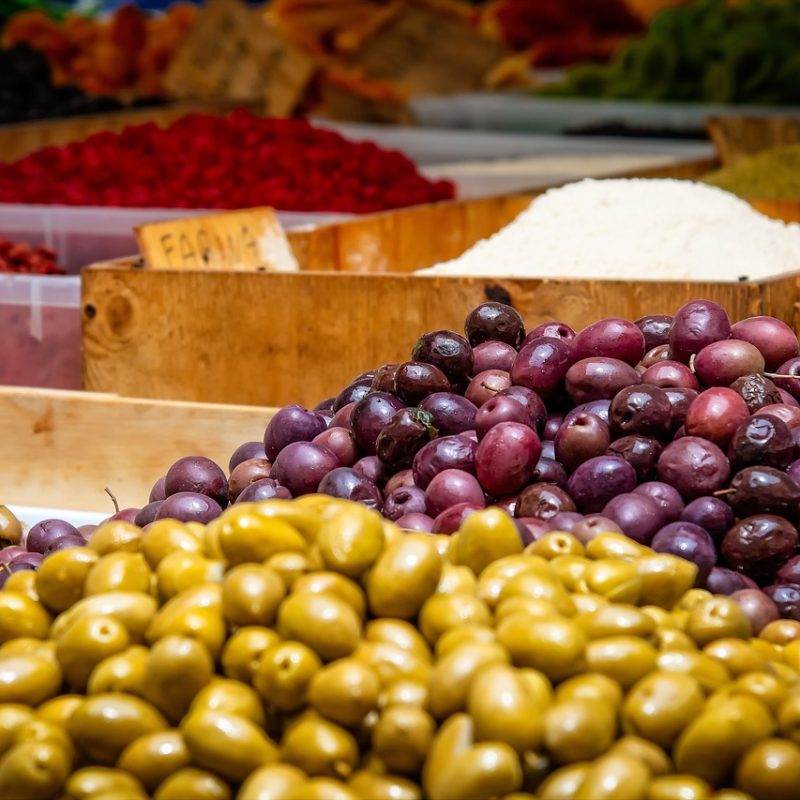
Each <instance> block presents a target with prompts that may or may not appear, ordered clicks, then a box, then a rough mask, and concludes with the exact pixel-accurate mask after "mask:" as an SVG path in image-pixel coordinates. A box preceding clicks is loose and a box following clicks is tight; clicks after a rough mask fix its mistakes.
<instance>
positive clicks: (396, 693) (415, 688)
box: [379, 678, 428, 708]
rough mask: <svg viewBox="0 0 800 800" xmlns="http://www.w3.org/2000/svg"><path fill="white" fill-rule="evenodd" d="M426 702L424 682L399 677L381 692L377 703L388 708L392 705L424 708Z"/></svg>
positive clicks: (426, 694) (426, 695)
mask: <svg viewBox="0 0 800 800" xmlns="http://www.w3.org/2000/svg"><path fill="white" fill-rule="evenodd" d="M427 704H428V686H427V684H424V683H417V682H416V681H409V680H404V679H403V678H400V679H399V680H396V681H394V682H393V683H392V684H390V685H389V686H388V687H387V688H386V689H384V690H383V692H381V695H380V698H379V705H380V707H381V708H388V707H389V706H394V705H404V706H415V707H416V708H425V707H426V706H427Z"/></svg>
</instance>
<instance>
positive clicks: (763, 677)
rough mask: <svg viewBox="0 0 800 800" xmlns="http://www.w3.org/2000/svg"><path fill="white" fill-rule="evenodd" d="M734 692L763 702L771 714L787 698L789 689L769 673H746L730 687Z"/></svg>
mask: <svg viewBox="0 0 800 800" xmlns="http://www.w3.org/2000/svg"><path fill="white" fill-rule="evenodd" d="M731 690H732V691H734V692H744V693H745V694H750V695H752V696H753V697H757V698H758V699H759V700H761V701H762V702H764V703H765V704H766V705H767V707H768V708H769V709H770V711H772V713H773V714H777V713H778V710H779V709H780V707H781V704H782V703H783V702H784V700H786V698H787V697H788V696H789V687H788V686H787V685H786V684H785V683H783V682H782V681H781V680H779V679H778V678H777V677H775V675H772V674H771V673H769V672H766V671H764V672H747V673H745V674H744V675H741V676H739V677H738V678H737V679H736V681H735V683H734V684H733V685H732V686H731Z"/></svg>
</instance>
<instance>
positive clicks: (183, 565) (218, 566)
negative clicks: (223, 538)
mask: <svg viewBox="0 0 800 800" xmlns="http://www.w3.org/2000/svg"><path fill="white" fill-rule="evenodd" d="M224 569H225V566H224V564H223V562H222V561H219V560H212V559H210V558H207V557H206V556H204V555H202V554H200V553H196V552H193V551H191V552H190V551H188V550H173V551H172V552H171V553H168V554H167V555H166V556H164V558H162V559H161V561H159V562H158V567H157V568H156V586H157V588H158V594H159V596H160V597H162V598H163V599H164V600H169V599H170V598H171V597H175V595H176V594H180V593H181V592H183V591H185V590H186V589H190V588H191V587H192V586H197V585H198V584H201V583H213V582H218V581H220V580H221V579H222V576H223V574H224Z"/></svg>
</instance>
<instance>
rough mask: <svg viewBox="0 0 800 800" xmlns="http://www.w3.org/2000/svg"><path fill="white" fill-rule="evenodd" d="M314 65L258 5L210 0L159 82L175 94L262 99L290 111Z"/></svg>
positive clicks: (267, 107) (269, 110)
mask: <svg viewBox="0 0 800 800" xmlns="http://www.w3.org/2000/svg"><path fill="white" fill-rule="evenodd" d="M314 71H315V65H314V62H313V61H312V60H311V59H310V58H308V57H307V56H306V55H304V54H303V53H302V52H301V51H300V50H298V49H297V48H296V47H294V46H293V45H292V44H290V43H289V42H287V41H286V40H285V39H284V38H283V36H281V34H280V33H279V32H278V31H277V30H276V29H275V28H273V27H272V26H271V25H270V24H269V23H268V22H267V21H266V20H265V19H264V17H263V15H262V13H261V12H260V11H257V10H254V9H251V8H249V7H248V6H246V5H245V4H244V3H242V2H241V1H240V0H210V1H209V2H208V4H207V5H206V6H205V7H204V9H203V10H202V11H201V12H200V14H199V16H198V18H197V20H196V21H195V24H194V25H193V26H192V30H191V32H190V33H189V35H188V37H187V38H186V41H185V42H184V44H183V46H182V47H181V48H180V50H179V51H178V53H177V54H176V55H175V58H173V60H172V62H171V63H170V66H169V70H168V71H167V74H166V76H165V79H164V84H165V86H166V88H167V91H168V92H169V93H170V95H171V96H173V97H176V98H180V99H186V100H188V99H191V100H199V99H203V100H208V99H219V100H222V99H224V100H228V101H233V102H237V103H259V104H261V103H263V104H264V106H263V108H264V112H265V113H266V114H270V115H274V116H288V115H290V114H291V113H292V112H293V111H294V109H295V108H296V106H297V104H298V103H299V102H300V100H301V99H302V97H303V94H304V93H305V90H306V87H307V86H308V83H309V81H310V80H311V77H312V76H313V74H314Z"/></svg>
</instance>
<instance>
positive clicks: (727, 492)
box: [714, 489, 736, 497]
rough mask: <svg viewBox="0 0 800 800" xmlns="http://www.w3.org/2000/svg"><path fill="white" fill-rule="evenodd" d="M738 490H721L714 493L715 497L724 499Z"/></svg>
mask: <svg viewBox="0 0 800 800" xmlns="http://www.w3.org/2000/svg"><path fill="white" fill-rule="evenodd" d="M735 491H736V489H720V490H719V491H718V492H714V497H723V496H724V495H726V494H731V493H732V492H735Z"/></svg>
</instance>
